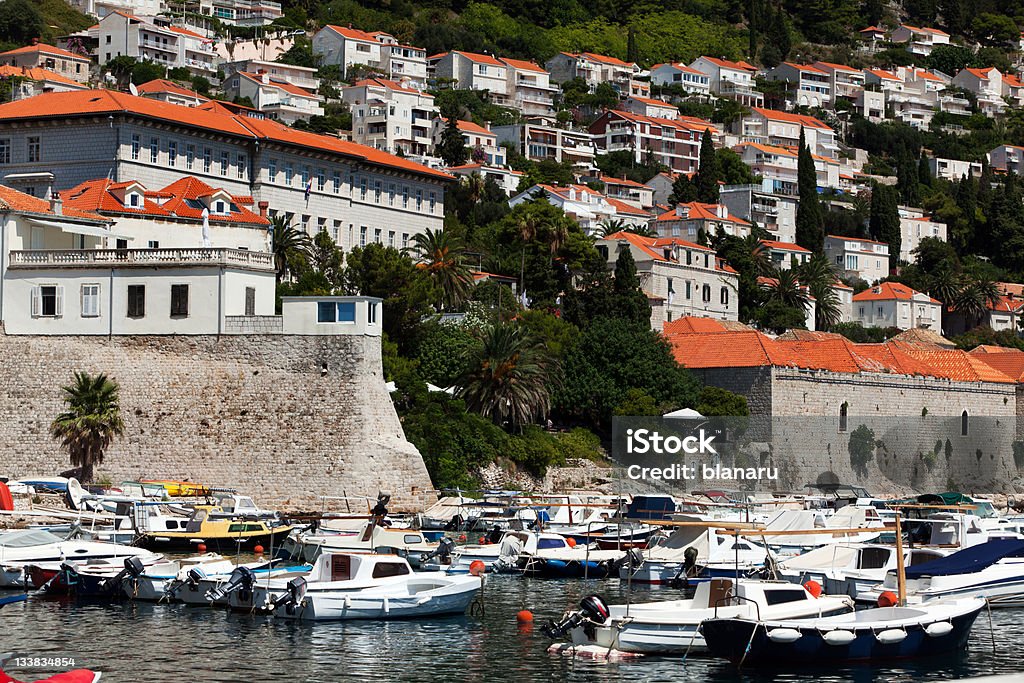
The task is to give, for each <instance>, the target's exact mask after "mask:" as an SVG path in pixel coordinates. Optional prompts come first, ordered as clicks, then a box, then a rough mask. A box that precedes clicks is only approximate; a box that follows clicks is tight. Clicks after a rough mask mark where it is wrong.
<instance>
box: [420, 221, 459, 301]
mask: <svg viewBox="0 0 1024 683" xmlns="http://www.w3.org/2000/svg"><path fill="white" fill-rule="evenodd" d="M409 251H410V253H411V254H412V255H413V256H414V257H416V259H417V260H418V261H419V263H418V265H419V267H420V268H422V269H423V271H424V272H426V273H427V275H428V276H429V277H430V279H431V280H433V281H434V286H435V287H434V289H435V291H436V292H437V294H438V298H437V309H438V310H439V311H446V310H454V309H456V308H458V307H459V306H460V305H461V304H462V303H463V302H464V301H465V300H466V299H467V298H468V297H469V290H470V288H471V287H472V286H473V275H472V273H470V271H469V268H468V267H467V266H466V264H465V262H464V259H463V256H464V253H465V248H464V247H463V245H462V242H461V241H460V240H459V239H457V238H456V237H454V236H452V235H451V234H450V233H449V232H448V231H447V230H431V229H430V228H427V230H426V232H423V233H419V234H416V235H413V238H412V245H411V247H410V249H409Z"/></svg>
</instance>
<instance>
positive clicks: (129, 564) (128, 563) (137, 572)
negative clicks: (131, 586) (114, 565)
mask: <svg viewBox="0 0 1024 683" xmlns="http://www.w3.org/2000/svg"><path fill="white" fill-rule="evenodd" d="M124 570H125V571H126V572H128V574H129V575H130V576H131V577H132V578H133V579H137V578H139V577H140V576H142V575H143V574H145V573H146V565H145V564H144V563H143V562H142V560H140V559H139V558H138V557H135V556H132V557H127V558H125V560H124Z"/></svg>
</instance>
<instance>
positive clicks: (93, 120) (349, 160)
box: [0, 90, 451, 250]
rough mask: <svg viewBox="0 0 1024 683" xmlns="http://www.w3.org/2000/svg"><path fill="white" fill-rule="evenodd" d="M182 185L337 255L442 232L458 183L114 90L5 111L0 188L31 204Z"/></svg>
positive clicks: (358, 151) (334, 141) (327, 140)
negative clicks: (248, 207) (117, 185)
mask: <svg viewBox="0 0 1024 683" xmlns="http://www.w3.org/2000/svg"><path fill="white" fill-rule="evenodd" d="M182 174H187V175H191V176H195V177H196V178H198V179H199V180H202V181H203V182H206V183H207V184H209V185H211V186H215V187H220V188H223V189H224V190H226V191H227V192H229V193H231V194H232V195H237V196H250V197H253V199H254V201H255V202H256V203H257V204H260V203H262V202H266V205H267V206H268V208H269V212H270V214H271V215H274V214H282V215H286V216H289V217H290V220H291V221H293V223H295V224H297V225H298V226H300V227H301V228H303V229H304V230H306V231H307V232H308V233H310V234H316V233H317V232H319V231H320V230H326V231H328V232H329V233H330V234H331V235H332V236H333V237H334V238H335V241H337V242H338V244H339V246H341V247H342V248H344V249H346V250H348V249H350V248H351V247H353V246H358V245H363V244H367V243H369V242H379V243H382V244H385V245H393V246H396V247H401V246H404V245H405V244H406V243H407V242H408V240H409V239H410V238H411V236H412V235H414V234H416V233H418V232H423V231H425V230H426V229H428V228H430V229H434V230H439V229H441V227H442V225H443V220H444V193H445V189H446V188H447V186H448V184H449V182H451V176H449V175H447V174H445V173H442V172H440V171H436V170H433V169H430V168H427V167H425V166H422V165H420V164H416V163H413V162H411V161H409V160H407V159H402V158H400V157H397V156H392V155H390V154H387V153H385V152H381V151H380V150H376V149H373V148H371V147H365V146H363V145H357V144H355V143H352V142H349V141H345V140H340V139H338V138H334V137H330V136H323V135H316V134H314V133H309V132H304V131H299V130H295V129H292V128H288V127H286V126H283V125H281V124H280V123H277V122H276V121H271V120H268V119H261V118H250V117H248V116H243V115H237V114H230V113H228V112H227V110H226V109H224V108H223V107H222V106H220V105H218V104H216V103H212V102H211V103H209V104H207V105H202V106H200V107H182V106H177V105H173V104H167V103H164V102H159V101H155V100H150V99H147V98H143V97H133V96H131V95H126V94H124V93H117V92H113V91H109V90H91V91H82V92H74V93H55V94H50V95H40V96H38V97H34V98H31V99H28V100H20V101H18V102H11V103H8V104H5V105H0V182H2V183H4V184H7V185H13V186H15V187H17V188H19V189H22V190H24V191H26V192H29V193H30V194H35V195H37V196H40V197H46V196H49V194H50V192H51V190H52V189H58V190H60V189H66V188H70V187H74V186H75V185H78V184H79V183H82V182H84V181H86V180H92V179H95V178H110V179H111V180H113V181H114V182H126V181H129V180H136V181H139V182H141V183H143V184H144V185H146V186H147V187H162V186H164V185H167V184H169V183H172V182H174V181H175V180H177V179H178V178H179V177H180V176H181V175H182Z"/></svg>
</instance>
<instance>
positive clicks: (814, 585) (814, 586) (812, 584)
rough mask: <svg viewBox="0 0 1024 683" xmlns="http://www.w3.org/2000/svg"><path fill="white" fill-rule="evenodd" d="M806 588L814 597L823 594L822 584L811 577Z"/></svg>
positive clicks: (805, 585)
mask: <svg viewBox="0 0 1024 683" xmlns="http://www.w3.org/2000/svg"><path fill="white" fill-rule="evenodd" d="M804 588H806V589H807V592H808V593H810V594H811V595H813V596H814V597H818V596H820V595H821V584H820V583H818V582H817V581H815V580H814V579H811V580H810V581H808V582H807V583H805V584H804Z"/></svg>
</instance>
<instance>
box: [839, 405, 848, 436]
mask: <svg viewBox="0 0 1024 683" xmlns="http://www.w3.org/2000/svg"><path fill="white" fill-rule="evenodd" d="M849 412H850V406H849V404H848V403H846V401H843V405H841V406H839V431H841V432H845V431H846V427H847V424H848V422H849Z"/></svg>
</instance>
